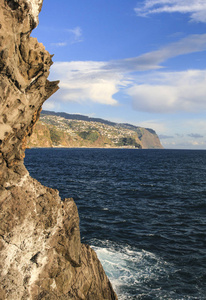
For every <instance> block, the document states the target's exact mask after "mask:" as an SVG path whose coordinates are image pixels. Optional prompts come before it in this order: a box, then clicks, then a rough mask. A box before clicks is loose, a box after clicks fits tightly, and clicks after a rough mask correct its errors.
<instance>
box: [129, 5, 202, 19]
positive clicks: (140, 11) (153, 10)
mask: <svg viewBox="0 0 206 300" xmlns="http://www.w3.org/2000/svg"><path fill="white" fill-rule="evenodd" d="M135 12H136V13H137V15H139V16H148V15H150V14H159V13H182V14H190V18H191V20H192V21H196V22H206V2H205V0H145V1H144V4H143V5H142V4H140V5H138V6H137V7H136V8H135Z"/></svg>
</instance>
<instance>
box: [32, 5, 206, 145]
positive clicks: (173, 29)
mask: <svg viewBox="0 0 206 300" xmlns="http://www.w3.org/2000/svg"><path fill="white" fill-rule="evenodd" d="M32 35H33V36H34V37H37V38H38V41H39V42H42V43H43V44H44V45H45V48H46V49H47V50H48V51H49V52H50V53H51V54H54V57H53V61H54V64H53V66H52V68H51V72H50V78H49V79H50V80H58V79H59V80H60V90H59V91H58V92H57V93H56V94H54V95H53V96H52V97H51V98H50V99H49V100H47V101H46V103H45V104H44V109H48V110H54V111H64V112H68V113H79V114H84V115H88V116H93V117H99V118H104V119H107V120H111V121H116V122H127V123H131V124H134V125H137V126H143V127H149V128H152V129H154V130H156V132H157V134H158V135H159V137H160V139H161V142H162V144H163V146H164V147H165V148H178V149H206V118H205V117H206V59H205V58H206V0H136V1H134V0H71V1H68V0H59V1H56V0H55V1H54V0H44V3H43V8H42V11H41V13H40V15H39V26H38V27H37V29H35V30H34V31H33V33H32Z"/></svg>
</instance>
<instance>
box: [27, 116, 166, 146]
mask: <svg viewBox="0 0 206 300" xmlns="http://www.w3.org/2000/svg"><path fill="white" fill-rule="evenodd" d="M27 146H28V147H29V148H30V147H68V148H71V147H86V148H96V147H101V148H136V149H162V148H163V147H162V145H161V143H160V140H159V137H158V136H157V134H156V132H155V131H154V130H152V129H148V128H143V127H138V126H134V125H130V124H121V123H114V122H110V121H106V120H103V119H95V118H89V117H86V116H83V115H72V114H67V113H54V112H49V111H42V113H41V115H40V121H39V122H38V123H37V124H36V126H35V129H34V132H33V134H32V136H31V137H30V139H28V144H27Z"/></svg>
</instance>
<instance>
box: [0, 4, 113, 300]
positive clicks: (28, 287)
mask: <svg viewBox="0 0 206 300" xmlns="http://www.w3.org/2000/svg"><path fill="white" fill-rule="evenodd" d="M42 2H43V0H30V1H29V0H0V5H1V10H0V32H1V35H0V279H1V280H0V299H9V300H10V299H95V300H97V299H99V300H101V299H108V300H109V299H117V297H116V294H115V293H114V291H113V289H112V287H111V284H110V282H109V280H108V278H107V277H106V275H105V273H104V270H103V268H102V266H101V264H100V262H99V260H98V258H97V256H96V254H95V252H94V251H93V250H92V249H91V248H90V247H89V246H86V245H82V244H81V241H80V231H79V216H78V211H77V207H76V205H75V203H74V201H73V199H70V198H68V199H64V200H62V199H61V198H60V197H59V193H58V191H57V190H53V189H51V188H47V187H44V186H42V185H41V184H40V183H39V182H38V181H36V180H35V179H33V178H31V177H30V175H29V173H28V171H27V170H26V168H25V166H24V163H23V160H24V152H25V146H26V138H27V137H28V136H30V135H31V133H32V131H33V128H34V125H35V123H36V122H37V120H38V118H39V115H40V112H41V107H42V104H43V103H44V101H45V100H46V99H47V98H49V97H50V96H51V95H52V94H53V93H54V92H55V91H57V89H58V81H55V82H50V81H48V79H47V77H48V75H49V68H50V66H51V64H52V56H51V55H50V54H49V53H48V52H47V51H46V50H45V48H44V46H43V45H42V44H40V43H38V41H37V39H35V38H32V37H30V33H31V31H32V29H34V28H35V26H36V25H37V24H38V13H39V11H40V9H41V7H42Z"/></svg>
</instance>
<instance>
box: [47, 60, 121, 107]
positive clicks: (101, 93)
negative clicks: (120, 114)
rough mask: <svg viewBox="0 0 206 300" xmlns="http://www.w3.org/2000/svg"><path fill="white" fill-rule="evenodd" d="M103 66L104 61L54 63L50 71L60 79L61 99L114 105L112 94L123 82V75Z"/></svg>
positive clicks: (115, 102)
mask: <svg viewBox="0 0 206 300" xmlns="http://www.w3.org/2000/svg"><path fill="white" fill-rule="evenodd" d="M103 66H105V63H104V62H93V61H87V62H81V61H80V62H59V63H55V64H54V65H53V67H52V71H53V73H54V74H55V77H56V78H58V79H60V89H61V90H60V94H59V97H60V98H61V100H63V101H68V102H69V101H73V102H85V101H87V102H88V101H91V102H96V103H101V104H107V105H116V104H117V101H116V100H115V99H114V98H113V95H114V94H115V93H117V92H118V90H119V89H118V86H119V85H122V84H124V80H123V75H121V74H118V73H112V72H108V71H106V70H104V69H102V67H103Z"/></svg>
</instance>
